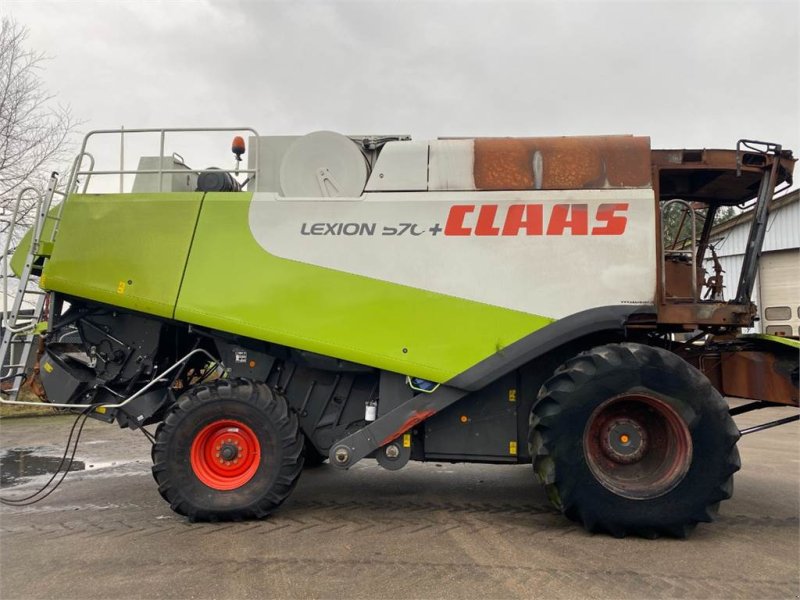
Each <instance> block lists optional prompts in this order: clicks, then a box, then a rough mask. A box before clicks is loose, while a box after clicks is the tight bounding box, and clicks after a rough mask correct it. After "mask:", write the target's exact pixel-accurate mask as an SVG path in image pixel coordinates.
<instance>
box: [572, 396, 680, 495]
mask: <svg viewBox="0 0 800 600" xmlns="http://www.w3.org/2000/svg"><path fill="white" fill-rule="evenodd" d="M583 449H584V455H585V457H586V463H587V464H588V466H589V469H590V470H591V471H592V474H593V475H594V476H595V478H596V479H597V481H599V482H600V483H601V484H602V485H603V486H604V487H605V488H606V489H608V490H611V491H612V492H614V493H615V494H618V495H620V496H623V497H625V498H632V499H636V500H647V499H650V498H657V497H658V496H663V495H664V494H666V493H667V492H669V491H670V490H672V489H673V488H674V487H675V486H676V485H678V484H679V483H680V482H681V481H682V480H683V478H684V477H685V475H686V473H687V472H688V470H689V466H690V465H691V463H692V436H691V433H690V432H689V428H688V426H687V425H686V422H685V421H684V420H683V419H682V418H681V416H680V415H679V414H678V413H677V412H676V411H675V409H674V408H673V407H672V406H670V405H669V404H668V403H666V402H665V401H663V400H661V399H659V398H655V397H653V396H648V395H644V394H626V395H622V396H617V397H615V398H611V399H610V400H606V401H605V402H603V403H602V404H601V405H600V406H598V407H597V408H596V409H595V411H594V412H593V413H592V416H591V417H590V418H589V422H588V423H587V424H586V430H585V432H584V436H583Z"/></svg>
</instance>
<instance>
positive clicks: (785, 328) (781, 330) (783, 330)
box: [767, 325, 792, 337]
mask: <svg viewBox="0 0 800 600" xmlns="http://www.w3.org/2000/svg"><path fill="white" fill-rule="evenodd" d="M767 334H768V335H780V336H783V337H787V336H790V335H792V326H791V325H770V326H769V327H767Z"/></svg>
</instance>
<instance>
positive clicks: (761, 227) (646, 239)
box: [3, 128, 798, 537]
mask: <svg viewBox="0 0 800 600" xmlns="http://www.w3.org/2000/svg"><path fill="white" fill-rule="evenodd" d="M148 131H151V132H155V134H156V135H160V140H161V143H160V148H159V153H158V155H157V156H150V157H143V158H141V159H140V161H139V165H138V168H137V169H135V170H133V169H131V170H126V169H125V168H124V163H123V162H122V161H121V166H120V168H119V169H118V170H115V171H108V170H106V171H99V170H96V169H94V168H93V162H94V160H93V158H92V156H91V154H90V153H88V152H87V142H88V141H89V140H90V139H93V138H94V137H96V136H100V135H106V136H107V135H120V136H121V135H123V133H124V136H125V138H126V139H127V138H128V136H131V135H133V134H139V133H146V132H148ZM176 131H181V132H185V131H187V130H124V132H122V131H115V132H113V131H101V132H92V133H90V134H89V135H87V137H86V139H85V140H84V143H83V147H82V148H81V152H80V154H79V156H78V157H77V158H76V160H75V163H73V168H72V170H71V172H70V173H69V175H68V177H66V178H65V179H64V180H65V185H64V186H63V187H60V186H59V185H58V183H57V177H56V176H55V175H54V177H53V179H52V181H51V185H50V189H49V190H48V193H47V194H43V195H42V198H41V200H40V202H39V204H38V208H39V218H38V219H37V221H36V224H35V226H34V227H33V228H32V229H31V231H30V232H29V233H28V235H27V237H26V238H25V239H24V240H23V241H22V242H21V243H20V244H19V247H18V250H17V252H16V254H15V256H14V258H13V260H12V262H11V266H12V268H13V271H14V273H15V274H16V275H17V276H18V277H19V278H20V284H19V285H20V292H19V293H18V294H17V296H18V299H19V298H20V297H22V296H24V295H25V294H26V293H28V290H29V289H30V290H32V292H36V294H34V295H33V296H31V297H34V298H35V299H36V300H35V303H36V306H37V309H40V310H37V312H36V313H35V317H36V316H38V314H39V312H41V318H40V319H38V320H39V321H40V322H39V324H38V325H36V323H35V322H36V321H37V319H36V318H34V319H29V322H28V324H27V327H25V326H23V325H21V324H20V323H21V319H22V317H21V312H20V306H18V305H19V304H20V302H21V300H20V302H17V303H15V305H14V307H13V309H12V310H11V312H10V314H9V315H6V316H7V319H6V322H5V325H6V335H5V336H4V339H3V358H4V363H3V370H4V373H3V376H4V379H5V382H6V384H7V385H8V382H14V385H13V387H12V392H13V390H16V389H18V388H19V386H20V385H21V383H22V382H23V380H25V381H26V384H27V385H31V386H32V388H33V389H35V390H36V391H38V392H39V393H40V395H41V396H42V397H43V398H46V400H47V401H49V402H51V403H53V404H54V405H56V406H63V407H67V408H70V407H71V408H74V409H75V410H83V411H87V412H89V413H91V415H92V416H93V417H96V418H98V419H102V420H106V421H108V422H116V423H117V424H119V425H120V426H122V427H130V428H133V429H136V428H144V427H145V426H147V425H151V424H157V429H156V431H155V434H154V444H153V449H152V458H153V475H154V477H155V479H156V482H157V483H158V490H159V492H160V493H161V495H162V496H163V497H164V498H165V499H166V501H167V502H169V504H170V506H171V507H172V509H173V510H175V511H176V512H178V513H180V514H183V515H186V516H188V517H189V518H190V519H192V520H226V519H242V518H258V517H263V516H265V515H267V514H269V513H270V512H272V511H273V510H274V509H275V508H276V507H278V506H279V505H280V504H281V503H282V502H283V501H284V500H285V499H286V498H287V496H288V495H289V494H290V492H291V491H292V488H293V487H294V485H295V483H296V482H297V480H298V477H299V476H300V474H301V471H302V469H303V466H304V463H305V464H307V465H308V464H310V463H319V462H322V461H325V460H328V461H329V462H330V465H331V466H332V468H338V469H347V468H348V467H352V466H353V465H354V464H356V463H357V462H358V461H360V460H362V459H365V458H374V459H377V461H378V463H380V465H382V466H383V467H385V468H387V469H399V468H402V467H403V466H405V465H406V464H407V462H408V461H409V460H418V461H430V460H434V461H453V462H480V463H495V464H517V463H532V464H533V470H534V472H535V474H536V476H537V478H538V479H539V480H540V481H541V482H542V483H543V484H544V486H545V487H546V491H547V496H548V497H549V499H550V500H551V501H552V503H553V504H554V505H555V506H556V507H557V508H558V509H560V510H561V511H563V513H564V514H565V515H566V516H567V517H569V518H571V519H574V520H576V521H578V522H580V523H582V524H583V525H584V526H585V527H586V528H587V529H589V530H590V531H603V532H607V533H610V534H612V535H615V536H623V535H626V534H634V535H642V536H646V537H655V536H659V535H674V536H684V535H686V533H687V532H688V531H689V530H690V529H691V528H692V527H694V526H695V525H696V524H697V523H698V522H704V521H710V520H711V519H712V517H713V515H714V514H715V512H716V511H717V508H718V506H719V503H720V501H722V500H725V499H726V498H729V497H730V496H731V493H732V485H733V483H732V482H733V474H734V472H735V471H737V470H738V469H739V466H740V463H739V455H738V452H737V448H736V443H737V440H738V439H739V437H740V435H741V433H743V432H740V431H739V429H738V428H737V427H736V425H735V424H734V422H733V420H732V418H731V416H732V415H733V414H737V413H740V412H745V411H747V410H752V409H758V408H762V407H767V406H775V405H791V406H797V405H798V389H797V385H798V344H797V342H795V341H794V340H790V339H782V338H775V337H771V336H764V335H742V333H741V330H742V329H743V328H749V327H751V326H752V325H753V323H754V319H755V315H756V309H755V306H754V305H753V303H752V302H751V300H750V297H751V292H752V289H753V285H754V279H755V276H756V272H757V268H758V260H759V255H760V250H761V246H762V242H763V239H764V235H765V232H766V228H767V215H768V211H769V203H770V201H771V199H772V196H773V194H774V191H775V189H776V188H780V187H785V186H786V185H790V184H791V177H792V170H793V168H794V159H793V158H792V154H791V152H789V151H786V150H783V149H782V148H781V147H780V146H779V145H777V144H772V143H762V142H754V141H748V140H741V141H740V142H739V143H738V144H737V145H736V148H735V149H730V150H653V149H651V148H650V140H649V138H647V137H635V136H600V137H573V138H544V137H542V138H474V139H467V138H446V139H437V140H433V141H413V140H411V139H410V138H409V137H408V136H344V135H340V134H336V133H332V132H316V133H311V134H309V135H305V136H294V137H290V136H284V137H276V136H269V137H262V136H259V135H258V134H257V132H255V131H253V130H251V129H247V128H243V129H241V130H230V131H231V133H238V134H242V135H243V136H244V137H247V138H248V141H247V152H245V139H244V137H242V135H237V136H236V137H235V138H234V144H233V152H234V155H235V161H236V162H235V163H234V164H235V165H236V167H235V168H231V169H205V170H202V171H198V170H193V169H191V168H189V167H188V166H186V165H185V164H184V162H183V160H182V159H181V158H180V157H179V156H177V155H173V156H171V157H170V156H165V153H164V147H165V146H164V139H165V136H167V134H169V135H173V134H174V133H175V132H176ZM202 131H212V130H196V131H195V133H196V135H203V133H202ZM213 131H220V130H213ZM243 154H246V156H247V159H248V162H247V168H240V166H239V165H240V161H241V159H242V155H243ZM87 163H88V166H86V165H87ZM110 174H117V175H119V177H120V179H122V178H123V177H124V176H125V175H127V176H128V181H130V178H131V177H132V176H133V185H132V191H127V192H124V193H105V194H93V193H87V185H88V184H89V181H90V180H91V181H92V183H93V184H94V183H95V180H97V179H100V178H101V176H103V175H110ZM59 190H61V191H60V192H59ZM120 192H123V189H122V184H120ZM59 195H60V196H61V197H63V202H58V201H57V200H58V198H59ZM53 198H56V201H54V200H53ZM744 203H750V205H751V206H753V207H754V215H755V216H754V219H753V223H752V227H751V229H750V233H749V242H748V246H747V254H746V255H745V256H744V260H743V265H742V270H741V277H740V278H739V280H738V281H733V282H727V283H728V285H725V284H723V282H722V280H721V276H722V274H721V271H722V269H721V268H719V263H715V261H714V257H713V256H712V255H711V249H710V248H709V237H710V231H711V227H712V224H713V223H714V220H715V215H716V214H717V213H718V211H719V210H720V208H721V207H729V206H741V205H743V204H744ZM670 211H676V212H675V214H672V216H671V217H670V214H671V212H670ZM676 222H677V225H675V223H676ZM668 223H671V224H672V225H669V226H668ZM709 256H710V258H709ZM712 267H717V268H716V269H715V275H714V276H711V277H708V276H707V275H708V272H709V271H710V269H711V268H712ZM37 277H38V286H36V287H29V286H28V282H29V280H33V281H34V282H36V278H37ZM37 294H38V295H37ZM726 296H729V297H728V298H727V299H726ZM35 334H41V335H40V336H39V338H36V339H41V343H39V347H38V351H37V349H36V348H34V349H33V350H32V351H31V352H32V354H31V356H30V358H31V361H32V362H33V361H34V358H36V359H37V360H35V363H36V365H35V368H34V369H33V372H32V373H25V372H24V366H20V365H19V364H16V363H12V362H10V359H8V357H9V356H11V355H12V354H13V353H12V352H10V348H11V347H12V346H14V344H23V345H24V344H28V345H30V343H31V342H33V340H34V338H35V337H36V336H35ZM25 358H27V355H25ZM20 362H22V363H25V362H26V361H25V360H22V361H20ZM12 396H13V394H12ZM723 396H735V397H741V398H747V399H751V400H752V402H750V403H748V404H745V405H742V406H739V407H738V408H736V409H733V410H730V409H729V406H728V404H727V403H726V401H725V400H724V399H723ZM6 401H11V400H6ZM17 401H19V400H17ZM796 418H797V417H788V418H785V419H781V420H780V421H773V422H771V423H766V424H764V425H762V426H759V427H754V428H752V430H756V429H761V428H765V427H769V426H773V425H776V424H778V423H782V422H786V421H788V420H793V419H796ZM747 431H750V430H747ZM747 431H746V432H747Z"/></svg>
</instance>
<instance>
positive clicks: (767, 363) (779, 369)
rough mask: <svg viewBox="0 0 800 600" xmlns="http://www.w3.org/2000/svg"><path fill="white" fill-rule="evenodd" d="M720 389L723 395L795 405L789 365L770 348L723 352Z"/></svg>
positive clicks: (794, 390)
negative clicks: (764, 350) (781, 360)
mask: <svg viewBox="0 0 800 600" xmlns="http://www.w3.org/2000/svg"><path fill="white" fill-rule="evenodd" d="M720 391H721V392H722V393H723V394H725V395H726V396H736V397H738V398H751V399H753V400H764V401H767V402H775V403H778V404H790V405H793V406H797V405H798V391H797V386H796V385H794V384H793V383H792V380H791V375H790V371H789V369H787V368H786V366H785V365H782V364H781V363H780V361H779V360H778V359H777V358H776V356H775V355H774V354H771V353H769V352H759V351H755V350H752V351H751V350H746V351H741V352H722V389H721V390H720Z"/></svg>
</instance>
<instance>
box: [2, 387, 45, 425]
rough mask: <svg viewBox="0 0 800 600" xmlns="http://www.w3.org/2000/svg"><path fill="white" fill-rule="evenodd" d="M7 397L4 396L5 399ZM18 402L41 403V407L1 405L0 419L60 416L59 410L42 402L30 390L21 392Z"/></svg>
mask: <svg viewBox="0 0 800 600" xmlns="http://www.w3.org/2000/svg"><path fill="white" fill-rule="evenodd" d="M5 397H6V395H5V394H3V398H4V399H5ZM16 399H17V400H20V401H24V402H39V403H40V404H41V406H18V405H15V404H0V419H10V418H14V417H39V416H46V415H56V414H58V412H59V411H58V409H57V408H53V407H52V406H48V405H47V404H45V403H43V402H41V401H40V400H39V399H38V398H37V397H36V395H35V394H34V393H33V392H31V390H30V389H28V388H23V389H22V390H20V392H19V395H18V396H17V398H16Z"/></svg>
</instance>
